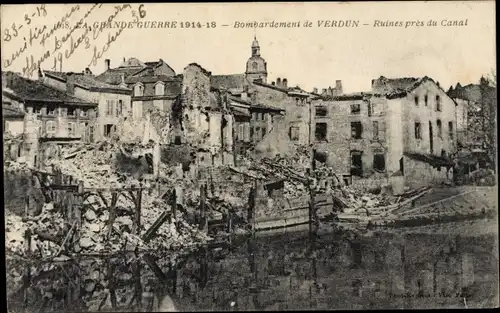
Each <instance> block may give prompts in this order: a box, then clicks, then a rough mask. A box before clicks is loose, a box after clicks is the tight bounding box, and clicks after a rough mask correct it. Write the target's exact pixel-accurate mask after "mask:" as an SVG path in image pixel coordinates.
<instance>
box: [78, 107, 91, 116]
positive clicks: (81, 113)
mask: <svg viewBox="0 0 500 313" xmlns="http://www.w3.org/2000/svg"><path fill="white" fill-rule="evenodd" d="M88 114H89V112H88V111H87V109H80V116H82V117H85V116H88Z"/></svg>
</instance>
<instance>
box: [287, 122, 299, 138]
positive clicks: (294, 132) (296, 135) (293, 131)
mask: <svg viewBox="0 0 500 313" xmlns="http://www.w3.org/2000/svg"><path fill="white" fill-rule="evenodd" d="M289 135H290V140H294V141H295V140H299V128H298V127H297V126H291V127H290V134H289Z"/></svg>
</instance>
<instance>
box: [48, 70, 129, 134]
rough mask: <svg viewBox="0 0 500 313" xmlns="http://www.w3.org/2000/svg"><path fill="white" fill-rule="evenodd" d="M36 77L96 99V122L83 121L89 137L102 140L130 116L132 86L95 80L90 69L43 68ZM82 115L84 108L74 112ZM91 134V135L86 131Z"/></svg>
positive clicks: (69, 91)
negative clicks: (61, 69) (49, 69)
mask: <svg viewBox="0 0 500 313" xmlns="http://www.w3.org/2000/svg"><path fill="white" fill-rule="evenodd" d="M39 79H40V80H41V81H42V82H43V83H44V84H46V85H48V86H51V87H53V88H56V89H59V90H61V91H64V92H67V93H68V94H69V95H73V96H75V97H78V98H81V99H85V100H87V101H89V102H93V103H97V104H98V107H97V112H95V114H96V120H95V123H93V124H92V123H87V124H85V126H84V127H85V128H86V131H87V132H88V133H89V134H92V138H90V139H89V141H92V142H95V141H101V140H103V139H105V138H107V137H110V136H111V135H112V134H113V133H114V132H116V125H117V124H118V123H119V122H120V120H122V119H124V118H127V117H130V116H131V114H132V108H131V90H130V89H128V88H126V87H123V86H114V85H110V84H107V83H102V82H100V81H98V80H96V78H95V76H94V75H92V74H91V73H90V72H88V71H87V72H84V73H63V72H50V71H45V72H43V73H42V74H41V76H40V77H39ZM77 114H80V115H83V116H84V115H85V114H87V113H85V112H79V113H78V112H77ZM89 136H90V135H89Z"/></svg>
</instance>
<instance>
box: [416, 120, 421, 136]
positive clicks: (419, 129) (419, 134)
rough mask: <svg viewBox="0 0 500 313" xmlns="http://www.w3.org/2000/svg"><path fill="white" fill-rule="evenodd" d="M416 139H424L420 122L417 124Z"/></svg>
mask: <svg viewBox="0 0 500 313" xmlns="http://www.w3.org/2000/svg"><path fill="white" fill-rule="evenodd" d="M415 138H416V139H422V127H421V125H420V122H415Z"/></svg>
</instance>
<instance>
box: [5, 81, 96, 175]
mask: <svg viewBox="0 0 500 313" xmlns="http://www.w3.org/2000/svg"><path fill="white" fill-rule="evenodd" d="M2 102H3V103H6V105H7V103H8V105H9V106H10V107H11V108H16V110H17V111H19V112H24V116H23V124H22V130H21V129H20V124H19V123H17V125H16V126H17V127H16V132H17V133H19V132H21V133H22V147H21V148H20V149H19V152H18V156H19V157H22V158H24V159H25V161H26V163H27V164H29V165H31V166H35V167H41V166H42V165H43V161H44V160H45V159H46V158H47V157H49V156H50V155H52V154H53V153H55V152H56V151H53V150H54V149H57V146H58V145H63V144H67V143H73V142H81V141H92V138H93V136H94V134H93V133H92V132H90V129H89V128H88V125H93V124H94V123H95V119H96V109H97V103H95V102H92V101H88V100H85V99H82V98H78V97H74V96H72V95H70V94H68V93H66V92H64V91H61V90H58V89H56V88H53V87H50V86H47V85H45V84H42V83H41V82H39V81H33V80H30V79H26V78H23V77H21V76H19V75H17V74H15V73H11V72H6V73H2ZM2 106H3V105H2Z"/></svg>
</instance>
